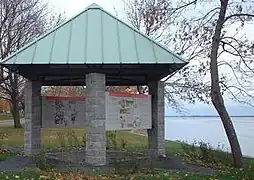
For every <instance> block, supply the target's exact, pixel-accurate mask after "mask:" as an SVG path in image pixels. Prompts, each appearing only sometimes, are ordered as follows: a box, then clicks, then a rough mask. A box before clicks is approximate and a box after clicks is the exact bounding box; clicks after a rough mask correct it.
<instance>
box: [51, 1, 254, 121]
mask: <svg viewBox="0 0 254 180" xmlns="http://www.w3.org/2000/svg"><path fill="white" fill-rule="evenodd" d="M48 2H49V3H50V4H51V5H52V6H53V7H54V9H55V10H56V11H60V12H65V16H66V18H67V19H69V18H71V17H73V16H75V15H76V14H78V13H80V12H81V11H83V10H84V9H85V8H86V7H87V6H89V5H90V4H92V3H96V4H98V5H100V6H101V7H103V9H105V10H106V11H109V12H110V13H111V14H113V15H116V12H117V13H118V14H119V16H120V18H121V19H122V16H123V14H124V12H123V5H122V0H72V1H71V0H48ZM245 32H246V34H247V35H248V36H249V37H250V39H253V40H254V35H253V24H252V25H246V26H245ZM183 104H184V106H185V108H186V109H187V112H188V114H189V115H216V114H217V113H216V112H215V110H214V108H213V107H212V106H209V105H204V104H203V103H197V104H195V105H192V104H191V105H190V104H186V103H183ZM227 107H228V110H229V113H230V114H231V115H252V116H254V111H253V108H251V107H249V106H246V105H242V104H238V103H235V102H232V101H227ZM166 114H167V115H177V114H176V113H175V112H174V110H171V109H170V108H167V110H166Z"/></svg>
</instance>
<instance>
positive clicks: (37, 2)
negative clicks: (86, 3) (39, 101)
mask: <svg viewBox="0 0 254 180" xmlns="http://www.w3.org/2000/svg"><path fill="white" fill-rule="evenodd" d="M0 14H1V16H0V59H1V60H3V59H4V58H6V57H7V56H8V55H10V54H11V53H12V52H15V51H16V50H18V49H19V48H21V47H23V46H24V45H25V44H27V43H28V42H30V41H32V40H33V39H34V38H36V37H38V36H39V35H41V34H42V33H44V32H45V31H46V30H48V29H49V28H50V27H52V25H54V23H58V22H60V20H59V19H62V17H61V16H59V15H56V14H52V12H50V9H49V5H48V4H46V3H44V1H42V0H1V1H0ZM0 73H1V80H0V83H1V84H0V92H1V93H0V98H2V99H4V100H7V101H8V102H9V103H10V107H11V113H12V116H13V119H14V127H15V128H20V127H21V124H20V117H19V109H20V107H22V106H20V104H21V102H22V99H23V87H24V78H23V77H21V76H19V75H18V74H16V73H15V72H11V71H9V70H8V69H5V68H3V67H1V72H0Z"/></svg>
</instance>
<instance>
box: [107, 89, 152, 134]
mask: <svg viewBox="0 0 254 180" xmlns="http://www.w3.org/2000/svg"><path fill="white" fill-rule="evenodd" d="M151 114H152V113H151V96H150V95H140V94H127V93H113V92H109V93H107V94H106V129H107V130H131V129H151V126H152V117H151Z"/></svg>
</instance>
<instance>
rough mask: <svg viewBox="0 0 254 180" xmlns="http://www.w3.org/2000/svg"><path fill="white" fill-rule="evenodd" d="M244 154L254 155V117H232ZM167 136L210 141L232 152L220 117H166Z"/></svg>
mask: <svg viewBox="0 0 254 180" xmlns="http://www.w3.org/2000/svg"><path fill="white" fill-rule="evenodd" d="M232 121H233V124H234V127H235V130H236V133H237V135H238V140H239V143H240V145H241V147H242V153H243V155H244V156H251V157H254V117H232ZM165 138H166V139H168V140H180V141H187V142H188V143H193V142H194V141H204V142H209V143H210V144H211V145H212V146H213V147H214V148H217V147H218V145H220V147H222V148H223V149H224V151H229V152H230V146H229V143H228V140H227V137H226V134H225V131H224V129H223V125H222V123H221V120H220V119H219V118H218V117H166V119H165Z"/></svg>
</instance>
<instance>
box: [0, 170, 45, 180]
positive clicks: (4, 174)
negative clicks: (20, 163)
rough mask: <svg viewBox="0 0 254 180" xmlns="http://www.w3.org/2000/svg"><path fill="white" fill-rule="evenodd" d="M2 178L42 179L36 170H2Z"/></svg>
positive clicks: (0, 175) (0, 173)
mask: <svg viewBox="0 0 254 180" xmlns="http://www.w3.org/2000/svg"><path fill="white" fill-rule="evenodd" d="M0 179H11V180H12V179H34V180H36V179H40V174H39V173H36V172H25V171H19V172H8V171H7V172H0Z"/></svg>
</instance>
